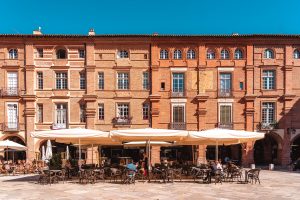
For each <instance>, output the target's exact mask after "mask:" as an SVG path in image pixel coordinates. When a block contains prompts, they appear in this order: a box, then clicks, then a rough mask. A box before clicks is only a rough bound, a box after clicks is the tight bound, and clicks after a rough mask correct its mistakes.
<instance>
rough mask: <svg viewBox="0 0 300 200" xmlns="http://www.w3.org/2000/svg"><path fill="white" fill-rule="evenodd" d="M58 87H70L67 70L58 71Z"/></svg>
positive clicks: (60, 88) (61, 88)
mask: <svg viewBox="0 0 300 200" xmlns="http://www.w3.org/2000/svg"><path fill="white" fill-rule="evenodd" d="M56 89H59V90H65V89H68V74H67V73H65V72H57V73H56Z"/></svg>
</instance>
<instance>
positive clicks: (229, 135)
mask: <svg viewBox="0 0 300 200" xmlns="http://www.w3.org/2000/svg"><path fill="white" fill-rule="evenodd" d="M264 136H265V133H261V132H250V131H243V130H229V129H220V128H215V129H210V130H205V131H189V135H188V137H187V139H186V140H184V141H183V143H186V144H193V143H194V144H206V145H215V144H216V142H218V144H219V145H221V144H224V145H231V144H239V143H245V142H253V141H256V140H259V139H263V138H264Z"/></svg>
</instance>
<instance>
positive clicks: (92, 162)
mask: <svg viewBox="0 0 300 200" xmlns="http://www.w3.org/2000/svg"><path fill="white" fill-rule="evenodd" d="M93 164H94V145H93V144H92V165H93Z"/></svg>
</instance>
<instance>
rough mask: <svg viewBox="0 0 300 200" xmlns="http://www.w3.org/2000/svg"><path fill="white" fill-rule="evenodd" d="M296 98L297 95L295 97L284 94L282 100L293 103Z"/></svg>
mask: <svg viewBox="0 0 300 200" xmlns="http://www.w3.org/2000/svg"><path fill="white" fill-rule="evenodd" d="M295 97H296V95H294V94H284V95H282V99H283V100H284V101H292V100H293V99H294V98H295Z"/></svg>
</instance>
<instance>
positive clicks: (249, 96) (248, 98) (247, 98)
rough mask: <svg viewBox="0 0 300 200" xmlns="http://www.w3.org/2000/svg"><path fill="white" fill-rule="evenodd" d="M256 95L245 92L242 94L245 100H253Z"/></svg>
mask: <svg viewBox="0 0 300 200" xmlns="http://www.w3.org/2000/svg"><path fill="white" fill-rule="evenodd" d="M256 97H257V96H256V95H255V94H246V95H245V96H244V99H245V100H246V101H254V100H255V99H256Z"/></svg>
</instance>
